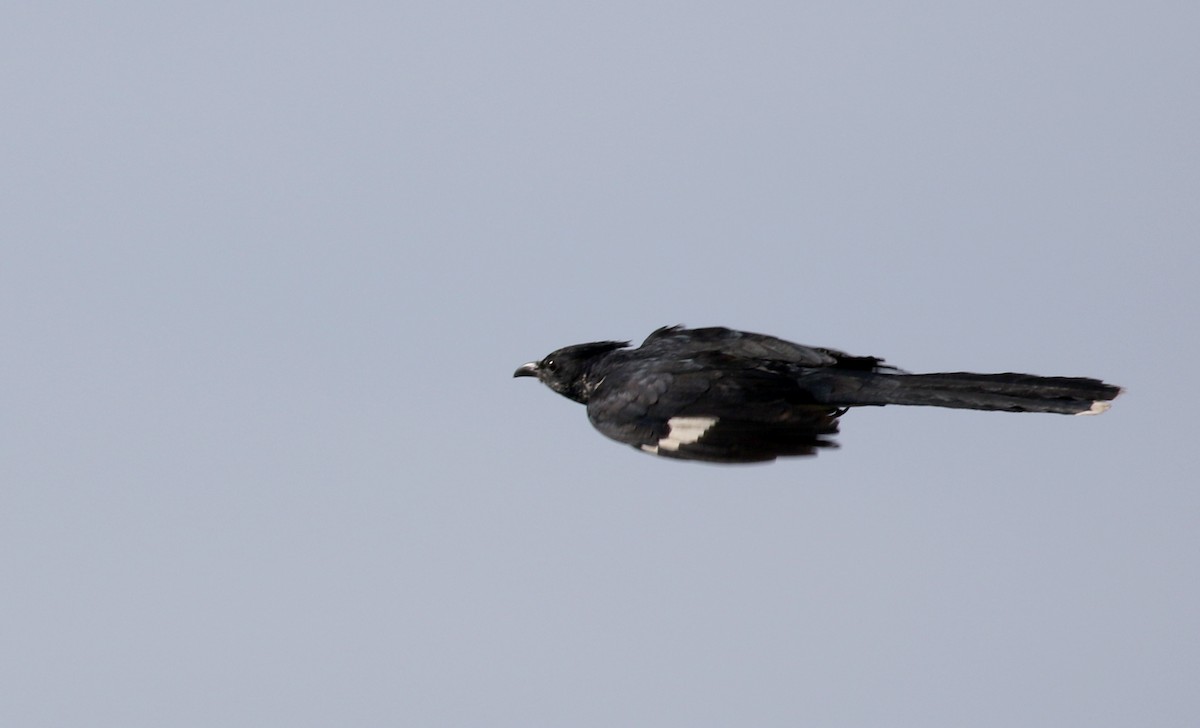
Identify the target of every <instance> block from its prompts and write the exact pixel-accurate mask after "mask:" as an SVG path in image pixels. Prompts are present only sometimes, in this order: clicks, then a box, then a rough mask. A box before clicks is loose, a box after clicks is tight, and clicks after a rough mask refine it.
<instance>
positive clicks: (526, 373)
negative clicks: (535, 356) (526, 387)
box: [513, 361, 538, 377]
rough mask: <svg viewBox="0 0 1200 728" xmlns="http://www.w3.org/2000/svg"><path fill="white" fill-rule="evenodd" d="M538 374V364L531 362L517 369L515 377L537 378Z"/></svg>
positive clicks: (514, 373)
mask: <svg viewBox="0 0 1200 728" xmlns="http://www.w3.org/2000/svg"><path fill="white" fill-rule="evenodd" d="M537 374H538V363H537V362H536V361H531V362H529V363H528V364H522V365H521V366H519V367H517V371H515V372H513V376H514V377H536V376H537Z"/></svg>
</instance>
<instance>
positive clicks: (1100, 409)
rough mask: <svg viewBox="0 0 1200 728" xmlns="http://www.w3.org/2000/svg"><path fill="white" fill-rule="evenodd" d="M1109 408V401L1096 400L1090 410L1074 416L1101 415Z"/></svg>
mask: <svg viewBox="0 0 1200 728" xmlns="http://www.w3.org/2000/svg"><path fill="white" fill-rule="evenodd" d="M1109 407H1112V402H1109V401H1107V400H1103V399H1098V400H1096V401H1095V402H1092V406H1091V408H1089V409H1086V410H1084V411H1083V412H1076V413H1075V414H1076V415H1102V414H1104V413H1105V412H1107V411H1108V408H1109Z"/></svg>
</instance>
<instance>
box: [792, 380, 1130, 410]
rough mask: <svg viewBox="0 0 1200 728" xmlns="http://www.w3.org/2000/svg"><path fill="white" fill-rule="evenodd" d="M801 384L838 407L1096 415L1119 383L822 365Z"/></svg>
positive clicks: (822, 400) (1113, 394)
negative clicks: (823, 367)
mask: <svg viewBox="0 0 1200 728" xmlns="http://www.w3.org/2000/svg"><path fill="white" fill-rule="evenodd" d="M813 378H814V379H816V380H817V381H816V382H809V381H808V379H807V378H806V381H805V383H806V385H807V386H810V387H811V388H812V390H813V391H815V392H818V393H819V395H818V398H819V399H820V401H821V402H822V403H824V404H831V405H836V406H839V407H855V406H864V405H887V404H900V405H916V406H927V407H954V408H958V409H975V410H1002V411H1006V412H1051V413H1056V414H1064V415H1096V414H1100V413H1101V412H1104V411H1105V410H1107V409H1108V408H1109V406H1110V402H1111V401H1112V400H1113V399H1115V398H1116V397H1117V395H1119V394H1120V393H1121V388H1120V387H1117V386H1114V385H1111V384H1106V383H1104V382H1101V381H1100V380H1098V379H1087V378H1083V377H1039V376H1035V375H1033V374H972V373H969V372H945V373H940V374H887V373H881V372H854V371H828V372H823V373H818V374H814V377H813Z"/></svg>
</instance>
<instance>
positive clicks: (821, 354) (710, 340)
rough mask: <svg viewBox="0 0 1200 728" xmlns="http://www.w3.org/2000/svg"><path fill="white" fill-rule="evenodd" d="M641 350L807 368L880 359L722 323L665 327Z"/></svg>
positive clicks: (870, 365) (861, 365) (868, 364)
mask: <svg viewBox="0 0 1200 728" xmlns="http://www.w3.org/2000/svg"><path fill="white" fill-rule="evenodd" d="M642 349H644V350H648V351H662V352H669V353H670V354H671V355H674V356H691V355H696V354H701V353H703V352H720V353H722V354H727V355H729V356H733V357H738V358H741V359H753V360H758V361H780V362H788V363H789V364H797V365H800V366H806V367H844V368H853V369H868V370H870V369H874V368H875V367H876V366H877V365H878V364H879V363H880V361H881V360H880V359H878V358H876V357H869V356H852V355H850V354H847V353H845V352H842V351H838V350H836V349H825V348H819V347H813V346H805V345H804V344H797V343H795V342H792V341H785V340H784V339H780V338H776V337H774V336H767V335H766V334H755V333H751V332H749V331H737V330H734V329H727V328H724V327H720V326H715V327H709V328H703V329H688V328H684V327H683V326H664V327H662V328H660V329H658V330H657V331H655V332H654V333H652V334H650V335H649V336H648V337H646V340H645V341H644V342H642Z"/></svg>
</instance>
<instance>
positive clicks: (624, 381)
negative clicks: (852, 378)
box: [588, 354, 840, 463]
mask: <svg viewBox="0 0 1200 728" xmlns="http://www.w3.org/2000/svg"><path fill="white" fill-rule="evenodd" d="M839 414H840V412H839V411H838V410H836V409H835V408H832V407H829V406H827V405H819V404H816V403H813V402H812V401H811V398H810V397H809V396H808V395H807V394H806V393H804V392H803V391H802V390H801V389H800V388H799V387H798V386H797V385H796V384H795V382H794V380H793V379H792V378H791V377H790V376H789V377H785V376H781V375H780V372H778V371H770V370H769V369H764V368H762V367H756V366H749V365H747V364H746V363H745V362H744V361H743V360H739V359H736V358H734V357H729V356H726V355H711V354H710V355H704V356H701V357H698V358H696V359H694V360H688V361H670V362H666V361H654V362H649V363H646V362H643V363H630V364H627V365H626V366H623V367H618V368H616V369H615V370H613V371H610V372H607V373H606V374H605V376H604V377H603V379H602V380H601V381H600V383H599V384H598V385H596V387H595V389H594V391H593V392H592V394H591V397H590V398H589V400H588V419H589V420H591V422H592V425H593V426H595V427H596V429H597V430H599V431H600V432H601V433H603V434H604V435H606V436H608V437H610V438H612V439H614V440H617V441H619V442H623V443H626V444H629V445H632V446H634V447H637V448H640V449H641V450H644V451H646V452H649V453H652V454H655V455H661V456H663V457H671V458H680V459H685V460H707V461H711V462H728V463H744V462H758V461H766V460H774V459H775V458H777V457H781V456H787V455H809V454H813V453H815V452H816V450H817V448H820V447H829V446H831V445H832V444H833V443H832V442H830V441H829V440H827V439H825V438H824V436H825V435H832V434H834V433H836V432H837V417H838V415H839Z"/></svg>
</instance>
